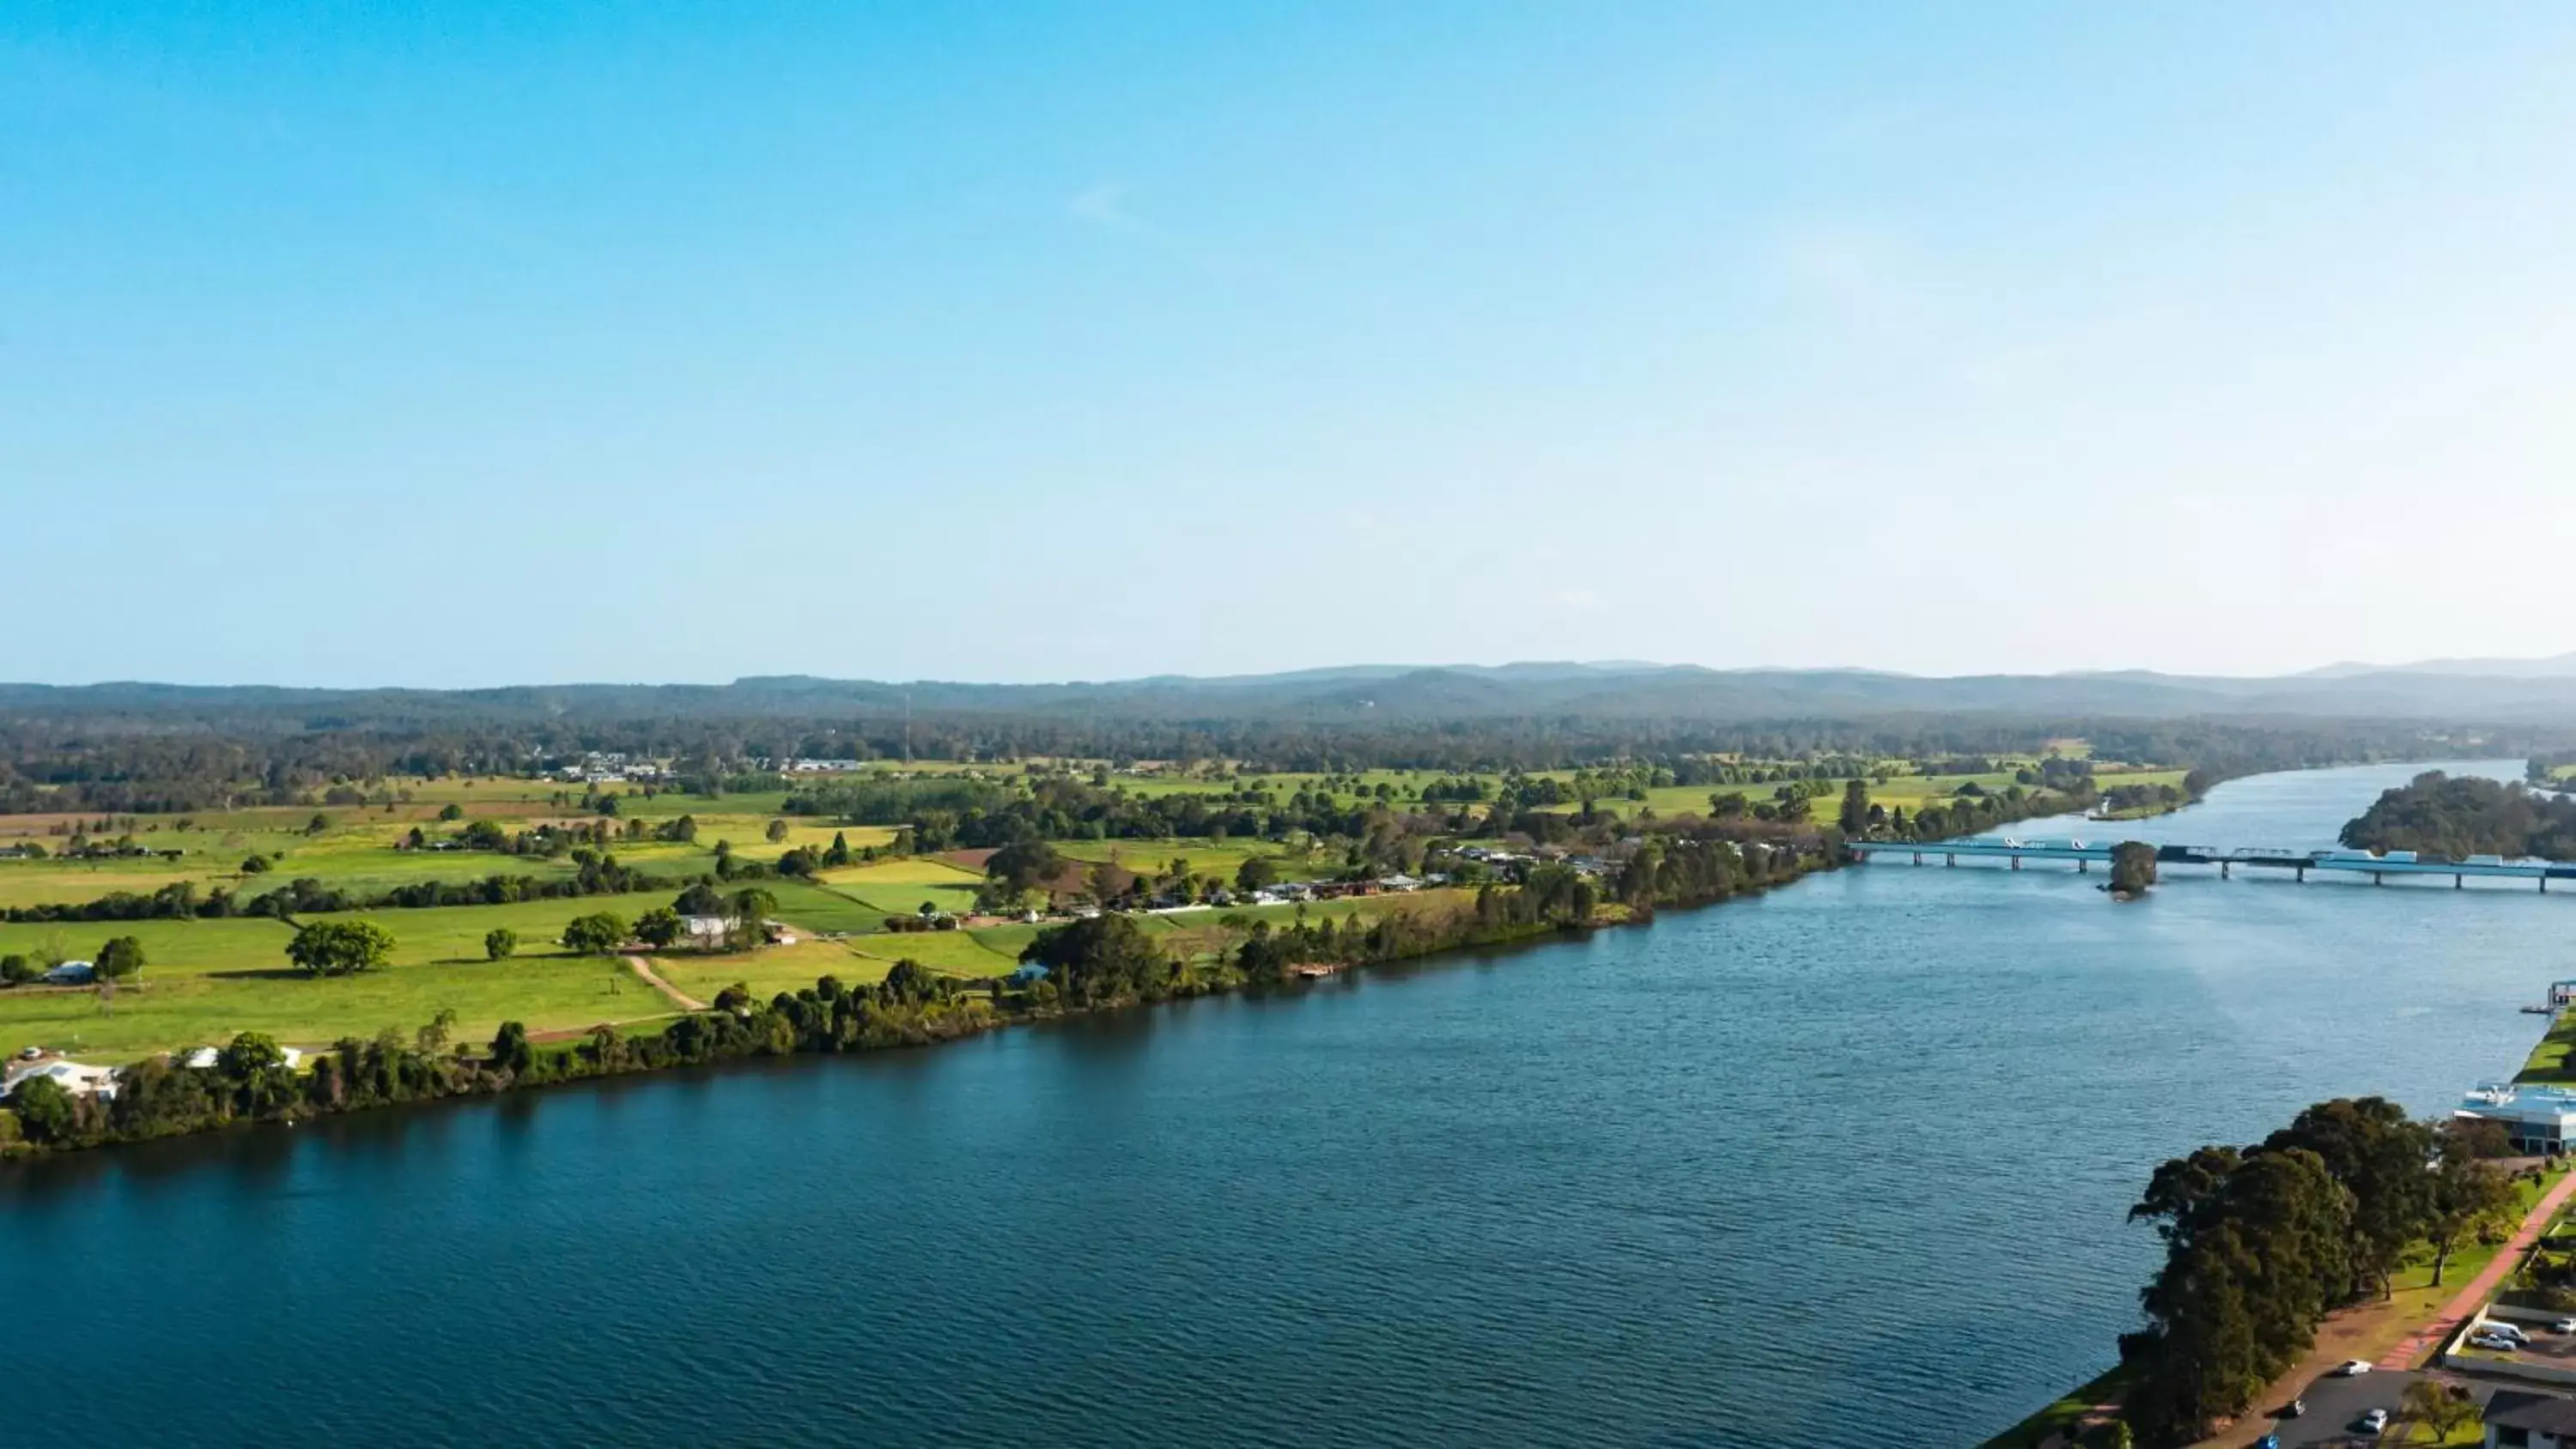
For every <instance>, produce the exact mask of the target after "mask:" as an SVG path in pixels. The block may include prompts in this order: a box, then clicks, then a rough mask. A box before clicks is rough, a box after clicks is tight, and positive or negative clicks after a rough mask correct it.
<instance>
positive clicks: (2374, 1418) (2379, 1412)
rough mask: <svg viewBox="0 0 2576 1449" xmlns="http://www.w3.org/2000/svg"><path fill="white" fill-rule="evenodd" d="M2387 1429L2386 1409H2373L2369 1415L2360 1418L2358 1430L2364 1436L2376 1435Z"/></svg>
mask: <svg viewBox="0 0 2576 1449" xmlns="http://www.w3.org/2000/svg"><path fill="white" fill-rule="evenodd" d="M2387 1427H2388V1411H2387V1410H2386V1409H2373V1410H2371V1411H2370V1412H2369V1413H2367V1414H2364V1415H2362V1416H2361V1425H2360V1428H2361V1432H2363V1433H2365V1434H2376V1433H2378V1432H2379V1431H2380V1430H2382V1429H2385V1428H2387Z"/></svg>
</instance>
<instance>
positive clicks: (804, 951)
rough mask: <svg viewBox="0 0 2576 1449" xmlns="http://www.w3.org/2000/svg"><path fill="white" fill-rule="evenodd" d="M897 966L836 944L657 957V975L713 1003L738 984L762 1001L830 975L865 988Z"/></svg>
mask: <svg viewBox="0 0 2576 1449" xmlns="http://www.w3.org/2000/svg"><path fill="white" fill-rule="evenodd" d="M893 964H894V963H893V962H892V961H885V960H879V959H878V958H876V957H873V956H863V955H860V954H859V953H858V952H856V951H853V950H851V949H849V948H848V947H847V946H844V945H842V944H841V943H839V942H837V941H799V942H798V943H796V944H795V945H793V946H769V947H764V948H763V949H761V950H758V951H744V952H738V953H729V954H723V955H709V956H700V955H696V954H693V953H690V952H672V953H670V954H668V955H661V956H656V957H654V958H653V970H654V973H655V974H656V975H659V976H660V977H661V978H662V979H663V980H665V981H668V982H670V983H671V984H672V985H673V986H676V987H678V988H679V989H680V990H681V991H682V992H683V993H685V994H687V995H689V996H692V997H695V998H696V999H698V1000H700V1001H713V1000H715V999H716V993H717V992H719V991H722V990H724V989H725V988H726V987H728V986H731V985H733V984H734V983H735V982H737V981H739V982H741V983H743V984H744V985H746V986H749V987H750V988H751V990H752V994H753V995H755V996H757V997H759V998H760V999H761V1000H763V1001H766V1000H768V999H769V998H770V997H772V996H775V995H777V994H778V993H779V992H781V991H803V990H805V989H806V988H808V987H810V986H812V985H813V984H814V983H815V982H816V981H819V980H821V979H822V978H823V977H826V976H838V977H840V978H841V979H842V980H843V981H847V982H850V983H852V984H853V985H867V984H871V983H874V982H877V981H882V980H884V979H885V974H886V970H887V968H889V967H890V966H892V965H893ZM636 984H637V985H638V986H642V984H643V983H641V982H638V983H636ZM646 989H650V988H646Z"/></svg>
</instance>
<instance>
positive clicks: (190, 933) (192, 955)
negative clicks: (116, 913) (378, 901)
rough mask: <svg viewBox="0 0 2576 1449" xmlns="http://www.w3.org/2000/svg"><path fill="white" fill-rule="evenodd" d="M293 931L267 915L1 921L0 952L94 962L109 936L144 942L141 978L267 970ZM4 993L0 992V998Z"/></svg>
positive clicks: (278, 961)
mask: <svg viewBox="0 0 2576 1449" xmlns="http://www.w3.org/2000/svg"><path fill="white" fill-rule="evenodd" d="M294 934H295V932H294V931H293V930H292V929H291V928H289V927H288V926H287V925H286V924H285V923H284V922H281V921H272V920H266V919H248V918H242V919H235V920H229V921H70V922H62V923H58V924H50V925H48V924H37V923H32V922H29V923H15V924H11V923H0V955H11V954H16V955H25V956H35V955H39V954H41V953H43V952H45V951H46V950H47V948H48V947H50V948H52V950H53V951H54V952H56V953H58V954H60V955H62V956H64V957H66V958H68V959H71V960H75V961H89V960H95V959H96V958H97V956H98V948H99V947H100V946H101V945H103V944H105V943H106V941H107V940H108V938H110V937H112V936H132V937H133V938H135V939H136V940H138V941H140V942H142V943H143V959H144V962H145V964H144V968H143V979H144V980H146V981H155V980H159V979H160V978H161V977H164V976H206V975H213V974H217V973H224V972H244V971H267V970H271V969H275V968H278V967H283V966H284V965H286V943H287V941H288V940H289V939H290V938H291V937H293V936H294ZM8 994H9V993H7V992H0V997H6V996H7V995H8Z"/></svg>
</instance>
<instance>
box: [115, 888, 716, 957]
mask: <svg viewBox="0 0 2576 1449" xmlns="http://www.w3.org/2000/svg"><path fill="white" fill-rule="evenodd" d="M669 904H670V897H668V896H664V895H658V894H637V895H628V896H576V897H573V898H570V899H566V900H545V901H516V902H513V903H511V904H509V905H505V906H433V907H428V908H425V909H421V910H393V911H348V912H342V913H335V914H329V915H310V916H299V917H297V918H296V919H297V920H299V921H339V920H363V921H373V922H375V923H376V924H377V925H379V926H382V927H384V928H385V930H386V931H387V932H389V933H391V934H392V936H393V938H394V956H393V959H394V965H395V966H396V967H404V966H419V965H427V964H431V963H435V962H453V961H480V960H482V959H483V937H484V935H485V934H486V933H487V932H490V931H493V930H496V929H500V928H505V927H506V928H507V929H509V930H512V931H516V932H518V933H519V954H520V955H521V956H527V957H533V956H547V955H559V954H561V953H562V951H563V948H562V947H561V946H558V945H556V944H555V942H556V941H557V940H558V939H560V938H561V937H562V935H563V930H564V926H565V924H566V923H567V922H569V921H571V920H572V918H573V917H575V916H587V915H593V914H596V913H598V912H600V911H607V912H610V913H611V914H614V915H618V916H622V917H624V918H625V919H626V920H627V921H629V922H630V923H631V922H632V921H633V920H634V919H635V918H636V917H637V916H640V915H642V914H643V913H644V912H646V911H648V910H651V909H652V908H653V907H655V906H662V905H669ZM149 949H150V948H149V947H148V946H147V947H146V950H149ZM283 949H284V947H283V945H282V944H281V946H280V950H283ZM279 961H280V964H283V963H284V957H283V956H281V957H280V958H279Z"/></svg>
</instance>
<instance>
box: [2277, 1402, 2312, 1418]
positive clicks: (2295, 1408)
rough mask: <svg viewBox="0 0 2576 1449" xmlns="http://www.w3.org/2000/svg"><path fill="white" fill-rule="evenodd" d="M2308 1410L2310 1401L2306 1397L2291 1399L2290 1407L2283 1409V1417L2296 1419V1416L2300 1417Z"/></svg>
mask: <svg viewBox="0 0 2576 1449" xmlns="http://www.w3.org/2000/svg"><path fill="white" fill-rule="evenodd" d="M2307 1411H2308V1401H2307V1400H2305V1399H2292V1400H2291V1401H2290V1407H2288V1408H2286V1409H2283V1410H2282V1411H2281V1417H2282V1418H2284V1419H2295V1418H2297V1417H2299V1416H2300V1415H2301V1414H2304V1413H2306V1412H2307Z"/></svg>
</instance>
